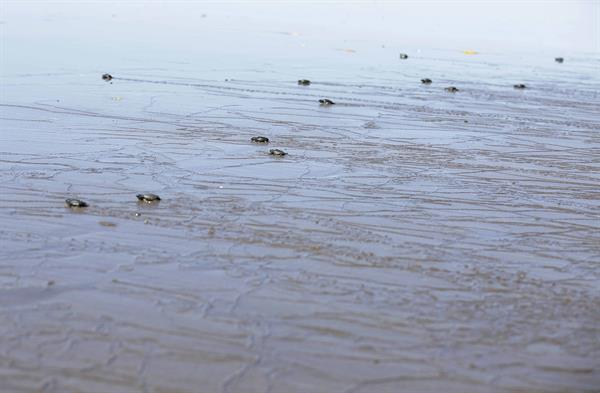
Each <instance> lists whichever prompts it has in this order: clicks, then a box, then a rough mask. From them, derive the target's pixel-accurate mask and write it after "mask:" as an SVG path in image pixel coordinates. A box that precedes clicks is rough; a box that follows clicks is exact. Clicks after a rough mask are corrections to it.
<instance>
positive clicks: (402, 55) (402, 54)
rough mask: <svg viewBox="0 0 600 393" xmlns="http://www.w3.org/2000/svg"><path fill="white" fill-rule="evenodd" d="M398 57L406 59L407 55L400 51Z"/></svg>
mask: <svg viewBox="0 0 600 393" xmlns="http://www.w3.org/2000/svg"><path fill="white" fill-rule="evenodd" d="M400 58H401V59H402V60H406V59H408V55H407V54H406V53H400Z"/></svg>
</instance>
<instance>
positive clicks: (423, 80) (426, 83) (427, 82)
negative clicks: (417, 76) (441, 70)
mask: <svg viewBox="0 0 600 393" xmlns="http://www.w3.org/2000/svg"><path fill="white" fill-rule="evenodd" d="M431 82H433V81H432V80H431V79H429V78H424V79H421V83H423V84H424V85H429V84H431Z"/></svg>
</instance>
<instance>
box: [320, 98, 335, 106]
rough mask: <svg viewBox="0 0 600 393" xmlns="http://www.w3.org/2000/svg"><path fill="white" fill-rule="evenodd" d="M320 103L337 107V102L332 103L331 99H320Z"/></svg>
mask: <svg viewBox="0 0 600 393" xmlns="http://www.w3.org/2000/svg"><path fill="white" fill-rule="evenodd" d="M319 103H320V104H321V105H335V102H333V101H331V100H330V99H327V98H323V99H320V100H319Z"/></svg>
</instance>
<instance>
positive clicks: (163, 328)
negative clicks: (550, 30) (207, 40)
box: [0, 50, 600, 393]
mask: <svg viewBox="0 0 600 393" xmlns="http://www.w3.org/2000/svg"><path fill="white" fill-rule="evenodd" d="M390 52H391V53H392V55H393V57H390V56H388V58H389V59H390V60H388V62H380V63H378V64H377V65H373V66H372V67H370V66H362V65H361V66H358V65H357V66H356V67H354V68H351V67H350V68H348V67H349V66H348V65H346V66H345V67H344V70H343V71H342V72H341V73H338V72H337V68H336V64H335V61H331V62H330V63H329V65H328V66H327V67H325V66H323V65H320V66H319V67H320V68H319V69H318V70H317V69H315V70H312V69H307V68H305V67H296V68H293V67H291V68H285V69H284V68H283V67H279V68H278V66H277V65H265V66H264V67H262V68H260V69H259V68H257V69H245V68H244V66H243V65H240V66H239V67H238V68H230V69H228V70H225V71H223V70H220V71H217V70H209V69H198V67H197V66H196V65H194V66H192V65H178V66H174V67H173V69H166V68H165V69H152V68H144V67H143V65H140V67H137V68H134V67H131V68H129V69H123V70H121V71H118V72H115V71H113V70H98V71H90V72H87V73H84V74H81V73H76V74H75V73H68V72H65V73H60V74H51V75H45V74H44V75H41V74H21V75H13V76H7V77H4V78H3V79H2V81H3V82H2V83H3V89H4V90H5V93H4V94H3V95H2V104H1V106H0V110H1V113H0V114H1V117H2V120H1V123H0V124H1V128H2V132H1V136H0V151H1V161H0V182H1V183H0V184H1V188H2V192H1V205H0V220H1V224H2V226H1V228H0V242H1V244H2V247H1V249H0V257H1V260H2V262H1V264H0V382H1V386H2V388H1V389H0V390H1V391H2V392H33V391H42V392H80V391H85V392H98V393H105V392H113V393H120V392H123V393H125V392H126V393H129V392H156V393H158V392H169V393H174V392H224V393H227V392H273V393H278V392H286V393H292V392H298V393H310V392H315V393H321V392H323V393H329V392H346V393H358V392H382V393H383V392H399V391H406V392H408V391H410V392H433V391H444V392H447V393H450V392H456V393H464V392H598V391H599V389H600V388H599V387H600V270H599V269H600V267H599V262H600V218H599V217H600V216H599V215H600V203H599V201H600V115H599V113H600V112H599V111H598V108H600V96H599V93H598V92H599V91H600V81H599V79H598V75H600V74H598V73H596V71H597V69H598V64H600V63H599V59H598V58H590V57H581V58H569V59H567V61H565V63H564V64H562V65H558V64H555V63H554V62H553V59H552V58H549V59H547V58H539V59H536V60H535V61H536V62H537V63H535V64H534V65H530V64H529V63H528V61H530V60H528V59H524V58H518V59H517V60H515V61H514V62H513V63H510V64H509V62H508V61H509V60H508V59H510V56H506V57H504V58H503V57H502V56H498V57H495V58H494V57H489V56H488V57H486V56H485V55H481V56H478V57H470V58H468V59H467V58H466V57H465V56H464V55H462V54H461V53H458V54H452V55H448V54H446V55H441V54H435V53H431V52H429V53H424V54H422V55H421V56H419V55H413V54H412V53H411V57H410V58H409V59H408V60H406V61H405V62H403V63H399V62H400V60H398V59H397V57H396V56H397V54H395V53H394V52H392V51H390ZM331 53H332V55H331V56H332V57H333V58H338V57H339V58H343V57H344V56H360V51H357V53H356V54H349V53H343V52H339V51H334V50H331ZM386 56H387V54H386ZM366 61H368V59H366V60H365V62H366ZM466 69H468V70H469V72H468V74H467V73H465V71H464V70H466ZM505 70H508V71H505ZM106 71H110V72H113V75H114V77H115V79H114V80H113V83H112V84H111V83H106V82H104V81H102V80H101V78H100V75H101V73H102V72H106ZM314 75H317V76H321V78H319V77H314ZM422 77H431V78H432V79H433V80H434V82H433V84H431V85H430V86H424V85H421V83H420V81H419V80H420V78H422ZM299 78H310V79H313V84H312V85H311V86H298V85H297V83H296V80H297V79H299ZM225 79H228V80H225ZM514 83H526V84H527V85H528V86H529V87H530V88H529V89H526V90H524V91H519V90H515V89H513V87H512V85H513V84H514ZM450 85H454V86H457V87H458V88H459V89H460V91H459V92H458V93H456V94H451V93H448V92H445V91H444V87H447V86H450ZM319 98H330V99H332V100H333V101H335V102H336V103H337V105H334V106H330V107H322V106H319V105H318V99H319ZM256 135H263V136H267V137H269V138H270V139H271V143H270V144H269V145H268V146H265V145H257V144H252V143H250V141H249V140H250V138H251V137H252V136H256ZM269 148H281V149H283V150H285V151H287V152H288V153H289V154H288V155H287V156H285V157H282V158H277V157H273V156H269V155H268V154H267V152H268V149H269ZM140 191H142V192H143V191H149V192H155V193H157V194H159V195H160V196H161V197H162V201H161V202H160V203H159V204H155V205H149V204H139V203H138V202H137V200H136V198H135V194H137V193H138V192H140ZM67 197H79V198H81V199H84V200H85V201H87V202H88V203H89V204H90V207H89V208H87V209H86V210H83V211H81V212H75V211H71V210H69V209H67V208H65V206H64V199H65V198H67ZM136 213H139V215H136Z"/></svg>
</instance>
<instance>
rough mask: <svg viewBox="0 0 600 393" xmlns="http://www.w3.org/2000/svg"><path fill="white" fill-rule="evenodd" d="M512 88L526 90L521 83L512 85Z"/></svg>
mask: <svg viewBox="0 0 600 393" xmlns="http://www.w3.org/2000/svg"><path fill="white" fill-rule="evenodd" d="M514 88H515V89H526V88H527V86H525V85H524V84H522V83H518V84H516V85H514Z"/></svg>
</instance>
